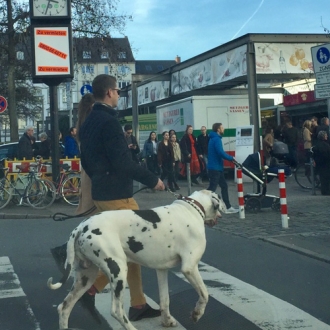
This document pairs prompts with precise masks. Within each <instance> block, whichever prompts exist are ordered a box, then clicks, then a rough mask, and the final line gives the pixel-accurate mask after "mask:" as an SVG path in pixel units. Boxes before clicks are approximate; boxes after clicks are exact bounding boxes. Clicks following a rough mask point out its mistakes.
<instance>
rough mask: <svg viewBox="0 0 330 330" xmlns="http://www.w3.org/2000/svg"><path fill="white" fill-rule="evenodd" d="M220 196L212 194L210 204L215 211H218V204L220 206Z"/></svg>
mask: <svg viewBox="0 0 330 330" xmlns="http://www.w3.org/2000/svg"><path fill="white" fill-rule="evenodd" d="M220 199H221V198H220V196H219V195H218V194H216V193H212V204H213V208H214V209H215V210H218V209H219V204H220Z"/></svg>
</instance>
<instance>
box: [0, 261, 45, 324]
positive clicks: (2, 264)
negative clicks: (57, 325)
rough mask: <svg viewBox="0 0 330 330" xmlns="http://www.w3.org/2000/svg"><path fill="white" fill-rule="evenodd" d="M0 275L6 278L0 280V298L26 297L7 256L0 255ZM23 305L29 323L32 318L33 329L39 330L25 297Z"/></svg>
mask: <svg viewBox="0 0 330 330" xmlns="http://www.w3.org/2000/svg"><path fill="white" fill-rule="evenodd" d="M8 275H9V276H8ZM2 276H6V280H0V299H12V298H21V297H26V295H25V293H24V291H23V289H22V287H21V283H20V281H19V279H18V277H17V275H16V273H15V272H14V268H13V266H12V264H11V262H10V260H9V258H8V257H0V278H2ZM8 278H10V280H8ZM6 287H12V288H11V289H8V288H6ZM25 307H26V310H27V315H29V323H30V322H31V320H32V322H33V323H34V329H35V330H41V329H40V325H39V323H38V322H37V320H36V318H35V316H34V313H33V311H32V309H31V307H30V305H29V303H28V301H27V299H26V303H25ZM14 308H15V307H14ZM22 322H24V320H22ZM0 328H1V327H0Z"/></svg>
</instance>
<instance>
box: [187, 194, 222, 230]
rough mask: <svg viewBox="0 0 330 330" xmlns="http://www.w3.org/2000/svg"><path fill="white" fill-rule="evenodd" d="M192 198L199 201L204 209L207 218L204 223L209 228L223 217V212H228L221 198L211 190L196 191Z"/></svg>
mask: <svg viewBox="0 0 330 330" xmlns="http://www.w3.org/2000/svg"><path fill="white" fill-rule="evenodd" d="M189 197H190V198H192V199H194V200H196V201H198V202H199V203H200V204H201V205H202V206H203V208H204V211H205V218H204V222H205V224H206V225H208V226H211V227H212V226H214V225H215V224H216V222H217V221H216V219H217V218H220V217H221V213H220V212H221V211H222V212H225V211H226V205H225V203H224V202H223V200H222V199H221V197H220V196H219V195H218V194H217V193H214V192H212V191H210V190H206V189H204V190H200V191H195V192H194V193H193V194H192V195H190V196H189Z"/></svg>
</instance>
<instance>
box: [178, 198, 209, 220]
mask: <svg viewBox="0 0 330 330" xmlns="http://www.w3.org/2000/svg"><path fill="white" fill-rule="evenodd" d="M179 199H181V200H183V201H185V202H187V203H188V204H189V205H191V206H192V207H193V208H194V209H196V210H197V211H198V213H199V214H200V215H201V216H202V218H203V219H204V217H205V210H204V207H203V205H202V204H201V203H200V202H198V201H196V200H195V199H192V198H190V197H185V196H181V198H179Z"/></svg>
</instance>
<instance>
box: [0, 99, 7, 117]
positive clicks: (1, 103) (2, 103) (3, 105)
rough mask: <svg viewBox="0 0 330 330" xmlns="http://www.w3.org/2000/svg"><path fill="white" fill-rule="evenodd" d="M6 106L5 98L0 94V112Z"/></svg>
mask: <svg viewBox="0 0 330 330" xmlns="http://www.w3.org/2000/svg"><path fill="white" fill-rule="evenodd" d="M7 106H8V102H7V100H6V99H5V98H4V97H3V96H0V113H3V112H5V111H6V109H7Z"/></svg>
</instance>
